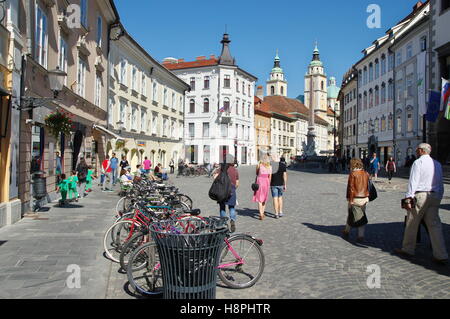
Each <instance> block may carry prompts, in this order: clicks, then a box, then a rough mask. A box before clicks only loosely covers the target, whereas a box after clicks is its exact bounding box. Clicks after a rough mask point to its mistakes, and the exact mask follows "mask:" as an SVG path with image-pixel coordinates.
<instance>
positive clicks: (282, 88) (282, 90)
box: [281, 86, 284, 95]
mask: <svg viewBox="0 0 450 319" xmlns="http://www.w3.org/2000/svg"><path fill="white" fill-rule="evenodd" d="M281 95H284V86H282V87H281Z"/></svg>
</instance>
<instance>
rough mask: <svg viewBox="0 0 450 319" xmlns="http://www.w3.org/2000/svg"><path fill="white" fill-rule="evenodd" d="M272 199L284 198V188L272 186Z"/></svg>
mask: <svg viewBox="0 0 450 319" xmlns="http://www.w3.org/2000/svg"><path fill="white" fill-rule="evenodd" d="M270 190H271V191H272V197H283V191H284V186H271V187H270Z"/></svg>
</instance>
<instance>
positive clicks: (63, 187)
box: [57, 174, 69, 206]
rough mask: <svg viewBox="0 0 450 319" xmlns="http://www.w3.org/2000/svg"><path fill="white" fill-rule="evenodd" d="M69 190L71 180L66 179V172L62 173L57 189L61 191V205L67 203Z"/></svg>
mask: <svg viewBox="0 0 450 319" xmlns="http://www.w3.org/2000/svg"><path fill="white" fill-rule="evenodd" d="M68 190H69V181H68V180H67V179H66V174H61V180H60V182H59V183H58V187H57V191H58V192H60V193H61V200H60V201H59V206H64V205H65V204H66V203H67V192H68Z"/></svg>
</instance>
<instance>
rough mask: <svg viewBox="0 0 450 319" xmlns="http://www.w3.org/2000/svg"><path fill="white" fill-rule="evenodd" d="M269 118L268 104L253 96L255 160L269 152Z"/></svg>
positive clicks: (270, 116)
mask: <svg viewBox="0 0 450 319" xmlns="http://www.w3.org/2000/svg"><path fill="white" fill-rule="evenodd" d="M271 118H272V115H271V114H270V112H269V108H268V106H267V105H266V104H265V103H263V101H262V100H261V99H260V98H259V97H256V96H255V144H256V156H257V160H258V161H260V160H261V159H262V155H263V154H266V153H270V150H271V149H270V143H271V133H270V132H271V131H270V127H271Z"/></svg>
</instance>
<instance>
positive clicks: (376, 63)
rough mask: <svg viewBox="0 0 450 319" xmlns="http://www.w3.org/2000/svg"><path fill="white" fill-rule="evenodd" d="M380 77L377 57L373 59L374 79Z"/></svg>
mask: <svg viewBox="0 0 450 319" xmlns="http://www.w3.org/2000/svg"><path fill="white" fill-rule="evenodd" d="M379 77H380V62H379V61H378V59H376V60H375V79H378V78H379Z"/></svg>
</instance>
